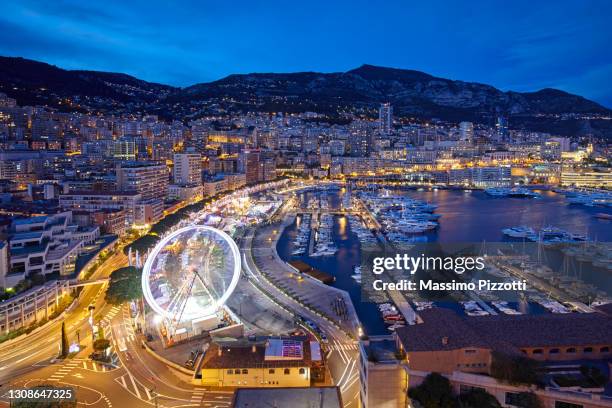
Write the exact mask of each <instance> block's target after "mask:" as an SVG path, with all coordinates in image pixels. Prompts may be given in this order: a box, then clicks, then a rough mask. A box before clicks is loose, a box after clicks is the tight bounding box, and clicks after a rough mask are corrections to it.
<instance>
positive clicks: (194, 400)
mask: <svg viewBox="0 0 612 408" xmlns="http://www.w3.org/2000/svg"><path fill="white" fill-rule="evenodd" d="M231 394H232V393H231V392H230V393H229V394H224V393H219V394H215V392H214V391H213V392H208V394H206V391H204V390H201V389H197V388H196V389H195V390H193V392H192V394H191V401H190V402H191V404H197V405H198V406H199V407H226V406H227V405H229V404H231V402H230V400H229V398H231V397H230V396H231Z"/></svg>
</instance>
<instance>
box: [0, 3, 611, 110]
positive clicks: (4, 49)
mask: <svg viewBox="0 0 612 408" xmlns="http://www.w3.org/2000/svg"><path fill="white" fill-rule="evenodd" d="M361 6H362V7H351V8H350V10H348V9H347V6H346V5H345V4H344V5H343V4H342V3H338V4H335V5H322V4H320V3H315V4H312V5H311V4H309V7H308V8H305V7H299V6H292V7H266V8H265V9H264V8H258V7H256V6H253V5H245V4H242V5H239V6H235V7H233V8H232V10H227V8H226V7H227V6H223V5H214V6H212V5H210V4H207V5H201V4H198V5H196V4H186V5H184V7H181V8H178V7H176V8H173V7H168V6H166V7H164V6H163V5H159V4H157V5H156V6H149V7H145V6H144V5H141V4H138V3H133V5H124V4H122V5H121V6H119V5H116V4H113V3H112V2H110V3H109V2H104V3H103V4H95V3H91V4H88V5H87V6H83V5H79V4H77V3H73V2H65V3H63V4H59V3H55V4H54V5H50V4H43V3H41V4H37V3H36V2H25V3H24V2H22V3H19V4H16V3H10V2H8V3H5V4H3V5H2V6H1V7H2V11H3V13H2V17H1V18H0V26H2V27H3V32H4V33H5V40H4V41H3V43H2V44H0V54H2V55H10V56H23V57H26V58H32V59H37V60H42V61H45V62H48V63H51V64H54V65H57V66H59V67H62V68H66V69H91V70H101V71H112V72H123V73H127V74H130V75H134V76H136V77H138V78H141V79H145V80H148V81H153V82H160V83H167V84H170V85H175V86H186V85H192V84H195V83H200V82H209V81H212V80H216V79H220V78H222V77H225V76H227V75H230V74H235V73H250V72H299V71H317V72H342V71H346V70H349V69H352V68H356V67H358V66H360V65H362V64H364V63H368V64H374V65H380V66H388V67H397V68H403V69H414V70H420V71H423V72H427V73H429V74H431V75H434V76H439V77H445V78H450V79H455V80H464V81H476V82H481V83H487V84H490V85H493V86H496V87H498V88H500V89H502V90H504V91H507V90H514V91H536V90H539V89H542V88H547V87H553V88H558V89H561V90H565V91H567V92H571V93H576V94H579V95H582V96H584V97H587V98H589V99H593V100H595V101H597V102H599V103H602V104H604V105H605V106H608V107H609V106H612V89H610V88H609V87H606V86H605V85H604V86H602V84H605V83H606V82H605V79H606V78H607V77H609V75H610V72H611V70H612V61H611V60H610V57H609V56H608V55H607V54H606V52H605V51H606V45H607V44H609V43H610V40H611V39H612V38H611V36H612V33H611V32H610V30H609V29H608V27H607V26H606V21H607V20H608V18H609V16H610V15H611V12H612V10H611V7H610V5H609V4H608V3H606V2H590V3H588V4H584V3H576V2H571V1H568V2H564V3H562V4H561V5H559V4H557V3H555V4H554V6H555V7H552V4H551V3H541V4H537V5H533V4H530V5H529V9H530V11H529V12H525V11H524V10H525V7H524V6H525V4H513V5H504V7H501V6H496V5H487V4H478V5H477V9H478V10H477V11H476V12H475V13H473V10H470V9H469V8H467V7H464V6H463V5H458V4H446V6H445V7H444V8H443V9H442V11H440V10H436V9H433V8H432V7H431V6H422V5H418V6H417V5H412V6H411V7H404V5H400V4H399V3H398V4H395V3H392V4H388V5H387V8H386V9H383V10H374V9H372V7H375V6H372V5H366V4H362V5H361ZM376 12H379V13H382V14H381V15H382V16H383V18H381V19H371V18H370V16H371V15H374V14H373V13H376ZM568 13H571V15H572V20H568V19H567V15H569V14H568ZM136 22H137V24H136ZM261 22H263V24H262V23H261ZM406 22H409V23H408V24H406ZM34 26H36V30H34V29H33V27H34ZM244 27H250V28H249V30H248V32H249V33H248V35H247V34H245V33H244V30H243V28H244ZM441 28H444V29H443V30H442V29H441ZM449 29H450V30H451V31H452V32H453V35H452V36H451V35H448V33H449ZM482 32H487V36H482V35H481V33H482ZM159 33H162V35H161V36H160V35H159ZM330 38H332V39H333V40H332V41H330ZM338 43H341V44H342V47H337V44H338ZM383 45H384V46H383Z"/></svg>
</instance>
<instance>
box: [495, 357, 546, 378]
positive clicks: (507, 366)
mask: <svg viewBox="0 0 612 408" xmlns="http://www.w3.org/2000/svg"><path fill="white" fill-rule="evenodd" d="M492 357H493V361H492V362H491V376H492V377H493V378H496V379H498V380H502V381H505V382H507V383H510V384H514V385H519V384H538V382H539V376H538V369H539V367H540V365H539V363H538V362H537V361H535V360H533V359H530V358H527V357H522V356H514V355H509V354H504V353H499V352H494V353H493V356H492Z"/></svg>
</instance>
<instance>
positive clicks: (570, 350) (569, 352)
mask: <svg viewBox="0 0 612 408" xmlns="http://www.w3.org/2000/svg"><path fill="white" fill-rule="evenodd" d="M565 352H566V353H568V354H573V353H575V352H576V349H575V348H574V347H570V348H568V349H567V350H565Z"/></svg>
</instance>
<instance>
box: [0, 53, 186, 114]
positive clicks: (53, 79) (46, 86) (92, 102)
mask: <svg viewBox="0 0 612 408" xmlns="http://www.w3.org/2000/svg"><path fill="white" fill-rule="evenodd" d="M175 90H176V88H173V87H171V86H167V85H161V84H156V83H151V82H146V81H142V80H140V79H137V78H134V77H132V76H129V75H125V74H116V73H110V72H97V71H80V70H76V71H71V70H65V69H61V68H58V67H56V66H54V65H49V64H46V63H44V62H38V61H33V60H28V59H25V58H13V57H0V91H2V92H5V93H7V94H9V95H10V96H12V97H15V98H16V99H17V100H18V103H19V104H21V105H26V104H41V105H43V104H48V105H54V106H55V105H58V102H60V101H62V100H64V101H63V102H64V103H66V101H65V99H66V98H68V99H69V100H70V102H71V103H73V104H74V105H75V106H76V105H80V104H84V105H87V106H99V107H104V106H107V105H112V104H130V105H144V104H149V103H152V102H155V101H158V100H159V99H160V98H164V97H165V96H166V95H168V94H169V93H170V92H172V91H175ZM75 100H76V101H75ZM77 102H78V103H77Z"/></svg>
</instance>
